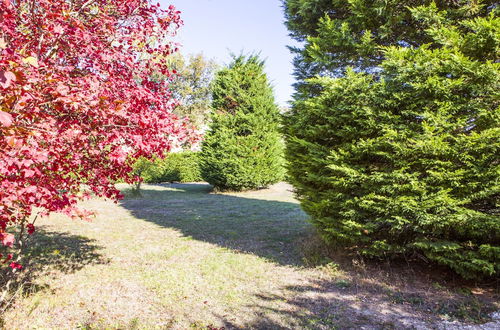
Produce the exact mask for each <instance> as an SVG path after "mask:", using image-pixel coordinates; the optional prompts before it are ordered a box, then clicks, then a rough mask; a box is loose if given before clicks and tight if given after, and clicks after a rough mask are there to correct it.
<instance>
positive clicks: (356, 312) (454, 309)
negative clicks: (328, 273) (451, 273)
mask: <svg viewBox="0 0 500 330" xmlns="http://www.w3.org/2000/svg"><path fill="white" fill-rule="evenodd" d="M280 291H281V292H287V294H286V295H280V294H278V295H277V294H270V293H267V294H257V295H256V297H257V298H258V300H257V301H258V303H256V304H252V305H247V306H246V308H247V309H248V310H252V311H253V313H254V314H255V315H256V317H255V318H254V320H252V321H249V322H247V323H245V324H244V325H241V324H236V323H235V322H234V321H233V320H231V318H228V317H227V316H225V317H224V316H223V317H219V318H220V319H221V320H222V322H223V324H224V328H225V329H290V328H293V329H431V328H437V326H438V325H440V326H439V328H440V329H441V328H443V329H445V328H447V327H448V326H451V325H452V324H451V323H447V321H446V320H449V321H452V322H453V321H459V322H464V323H462V324H461V325H457V324H456V323H455V326H456V327H451V328H453V329H455V328H456V329H458V328H461V327H462V326H467V325H472V326H473V325H474V324H484V323H486V322H491V323H489V324H488V326H490V327H486V328H485V329H498V327H499V326H500V322H499V321H493V322H492V319H491V317H490V316H489V315H490V314H491V313H492V312H494V311H495V310H496V306H495V304H494V303H493V302H491V301H490V302H482V303H479V302H478V301H477V299H475V298H473V297H457V296H456V295H455V296H453V297H451V296H449V297H442V296H440V295H439V294H438V295H434V294H433V293H431V292H429V293H428V295H425V294H423V293H422V292H420V293H413V294H412V293H410V292H394V291H392V290H389V289H387V287H385V286H383V285H377V284H374V283H370V284H361V283H358V284H355V283H350V284H346V282H344V281H342V280H340V281H339V280H337V281H336V280H320V279H318V280H315V281H311V282H309V283H307V284H304V285H298V286H286V287H284V288H281V290H280ZM457 298H458V299H457ZM400 299H402V300H400ZM282 320H286V324H284V323H283V321H282Z"/></svg>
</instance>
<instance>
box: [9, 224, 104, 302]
mask: <svg viewBox="0 0 500 330" xmlns="http://www.w3.org/2000/svg"><path fill="white" fill-rule="evenodd" d="M25 246H26V247H25V251H24V253H23V258H22V260H21V263H22V265H23V271H21V272H19V273H17V274H15V275H14V276H13V275H12V272H11V271H10V270H9V269H4V272H3V273H2V274H1V275H0V287H2V288H5V286H6V284H7V282H8V281H9V280H10V281H11V282H12V283H11V284H10V288H9V292H10V294H11V295H18V294H23V295H26V294H33V293H36V292H38V291H40V290H43V289H48V285H47V284H38V283H37V282H36V281H35V279H37V278H40V277H44V276H49V277H51V276H56V274H57V273H66V274H68V273H74V272H76V271H78V270H81V269H82V268H84V267H85V266H87V265H92V264H105V263H108V262H109V261H108V260H107V259H106V258H104V257H103V255H102V254H100V253H99V250H100V249H101V247H100V246H98V245H96V244H95V240H92V239H88V238H86V237H83V236H78V235H73V234H69V233H64V232H53V231H47V230H44V229H43V227H39V228H37V231H36V233H35V234H34V235H32V236H30V237H29V239H28V240H27V242H26V243H25ZM8 303H9V302H8V301H7V304H8ZM8 307H9V306H2V310H5V309H6V308H8Z"/></svg>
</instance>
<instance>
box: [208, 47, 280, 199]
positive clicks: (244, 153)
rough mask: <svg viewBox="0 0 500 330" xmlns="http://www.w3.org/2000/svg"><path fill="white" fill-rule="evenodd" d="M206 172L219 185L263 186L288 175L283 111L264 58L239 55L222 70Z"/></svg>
mask: <svg viewBox="0 0 500 330" xmlns="http://www.w3.org/2000/svg"><path fill="white" fill-rule="evenodd" d="M212 91H213V94H212V100H213V103H212V114H211V124H210V128H209V130H208V132H207V133H206V135H205V139H204V142H203V145H202V175H203V178H204V179H205V180H206V181H208V182H209V183H210V184H212V185H213V186H214V187H215V188H216V189H219V190H234V191H241V190H248V189H258V188H264V187H267V186H269V185H270V184H273V183H276V182H278V181H280V180H281V179H282V178H283V172H284V169H283V145H282V141H281V136H280V133H279V120H280V118H279V111H278V107H277V106H276V104H275V103H274V95H273V90H272V87H271V85H270V84H269V82H268V79H267V76H266V74H265V73H264V62H263V61H262V60H260V59H259V57H258V56H248V57H246V56H239V57H235V58H234V59H233V62H232V63H231V64H230V65H229V66H228V67H226V68H224V69H222V70H221V71H219V72H218V73H217V74H216V77H215V80H214V83H213V86H212Z"/></svg>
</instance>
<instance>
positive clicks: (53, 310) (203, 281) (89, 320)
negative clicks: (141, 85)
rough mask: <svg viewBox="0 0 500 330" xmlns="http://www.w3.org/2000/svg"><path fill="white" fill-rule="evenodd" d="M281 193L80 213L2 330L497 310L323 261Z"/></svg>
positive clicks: (482, 293)
mask: <svg viewBox="0 0 500 330" xmlns="http://www.w3.org/2000/svg"><path fill="white" fill-rule="evenodd" d="M289 190H290V187H289V186H288V185H285V184H279V185H276V186H274V187H272V188H271V189H268V190H261V191H255V192H247V193H231V194H213V193H210V192H209V187H208V186H207V185H205V184H183V185H145V186H144V187H143V191H142V196H140V197H139V196H130V195H129V196H128V197H126V198H125V199H124V200H123V201H122V202H121V203H119V204H113V203H111V202H108V201H104V200H92V201H89V202H87V203H85V207H87V208H89V209H93V210H96V211H97V212H98V216H97V217H96V218H95V219H94V221H92V222H90V223H89V222H81V221H72V220H69V219H67V218H66V217H63V216H52V217H51V218H50V219H45V220H43V223H42V230H40V231H39V233H38V236H37V238H36V241H35V242H33V244H32V245H31V250H30V251H31V257H32V263H31V265H30V270H31V271H32V273H33V274H34V275H35V276H34V277H33V278H34V280H33V281H31V282H30V283H28V284H27V285H25V286H24V290H23V291H22V292H21V294H20V295H18V296H17V297H16V299H15V300H14V301H13V304H12V305H11V306H10V307H9V308H8V309H7V310H6V311H5V313H4V315H3V322H4V326H5V328H7V329H30V328H42V329H61V328H84V329H93V328H96V329H101V328H106V329H156V328H173V329H187V328H193V329H209V328H220V327H225V328H226V329H231V328H253V329H280V328H281V329H290V328H309V329H333V328H339V329H348V328H351V329H358V328H362V327H364V328H366V329H390V328H396V329H403V328H412V327H417V328H418V327H420V328H429V327H448V328H452V327H453V326H454V325H461V324H462V323H454V325H453V324H451V323H443V322H445V321H446V320H447V319H448V320H451V321H453V320H460V321H461V322H466V323H473V322H488V321H489V320H488V318H487V316H488V314H489V313H490V312H491V311H493V310H494V309H496V308H498V305H495V304H496V302H495V299H496V297H497V296H496V292H495V290H494V289H491V288H489V287H484V286H482V287H478V286H474V285H473V284H471V283H462V282H459V281H458V280H457V281H455V282H452V283H445V282H443V281H440V280H437V279H439V278H442V277H439V276H442V274H439V276H438V274H435V275H436V278H437V279H435V278H433V277H432V276H431V275H429V274H433V272H432V271H431V272H429V271H428V270H425V269H424V270H422V269H420V268H421V267H420V268H417V269H414V268H411V267H403V266H402V265H395V264H393V265H382V266H376V265H370V264H368V265H367V264H365V263H363V262H362V261H361V260H358V259H355V258H354V259H353V258H345V257H339V256H338V255H334V254H331V251H328V249H325V248H324V247H323V246H322V245H321V244H320V243H315V242H317V241H315V240H314V239H310V235H311V232H312V230H311V227H310V226H309V224H308V223H307V220H306V216H305V214H304V213H303V212H302V211H301V210H300V207H299V205H298V204H297V202H296V201H295V200H294V199H293V197H292V194H291V192H290V191H289ZM434 273H435V272H434ZM446 276H447V275H446ZM491 324H493V325H494V326H497V325H498V323H496V324H494V323H491Z"/></svg>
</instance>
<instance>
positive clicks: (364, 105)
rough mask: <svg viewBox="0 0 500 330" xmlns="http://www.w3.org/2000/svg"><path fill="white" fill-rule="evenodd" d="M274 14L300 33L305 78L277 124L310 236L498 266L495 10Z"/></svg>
mask: <svg viewBox="0 0 500 330" xmlns="http://www.w3.org/2000/svg"><path fill="white" fill-rule="evenodd" d="M384 3H385V4H387V6H386V5H384ZM319 4H322V5H323V6H324V7H321V11H322V13H321V14H320V13H319V12H317V11H316V10H317V9H318V8H320V7H318V6H319ZM381 6H382V7H381ZM377 8H378V9H377ZM286 9H287V13H288V25H289V27H290V28H291V29H292V32H293V33H295V34H297V38H299V39H302V40H305V41H306V42H305V48H304V49H302V50H300V56H301V57H302V60H301V59H300V58H299V59H298V62H299V64H300V66H299V68H298V69H300V70H301V72H307V71H304V68H315V69H314V70H312V71H310V72H308V73H309V74H311V75H313V74H317V76H316V77H315V78H312V79H305V78H309V77H307V76H303V78H304V79H303V80H301V81H300V83H301V86H300V89H299V91H298V93H297V95H296V101H295V104H294V107H293V109H292V110H291V111H290V112H289V113H288V115H287V118H286V119H285V132H286V140H287V151H286V155H287V159H288V161H289V164H290V166H289V169H288V170H289V174H290V177H291V179H292V182H293V184H294V186H295V187H296V189H297V195H298V197H299V199H300V200H301V202H302V206H303V208H304V209H305V210H306V211H307V212H308V213H309V214H310V215H311V216H312V221H313V222H314V223H315V224H316V225H317V227H318V229H319V232H320V233H321V234H322V236H323V237H324V238H325V239H326V240H327V241H329V242H331V243H334V244H339V245H343V246H355V247H356V248H357V249H358V251H360V252H361V253H363V254H365V255H367V256H374V257H383V256H398V255H399V256H400V255H410V254H419V255H423V256H426V257H427V258H428V259H430V260H433V261H435V262H437V263H439V264H442V265H446V266H448V267H450V268H452V269H453V270H455V271H456V272H458V273H459V274H461V275H462V276H464V277H481V276H495V275H499V274H500V246H499V242H500V214H499V209H500V205H499V200H500V183H499V177H500V161H499V159H500V158H499V157H498V155H499V154H500V102H499V99H500V95H499V90H500V62H499V54H500V20H499V18H498V6H497V5H496V4H495V3H494V2H492V1H468V0H463V1H436V2H432V1H377V0H376V1H363V0H353V1H321V0H319V1H317V0H316V1H315V0H301V1H298V0H288V1H287V2H286ZM299 9H300V10H299ZM306 9H307V10H306ZM311 13H314V15H313V14H311ZM325 13H326V14H325ZM383 13H385V14H383ZM305 58H307V60H305ZM316 69H317V70H316ZM315 70H316V71H315ZM313 71H315V72H313Z"/></svg>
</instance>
